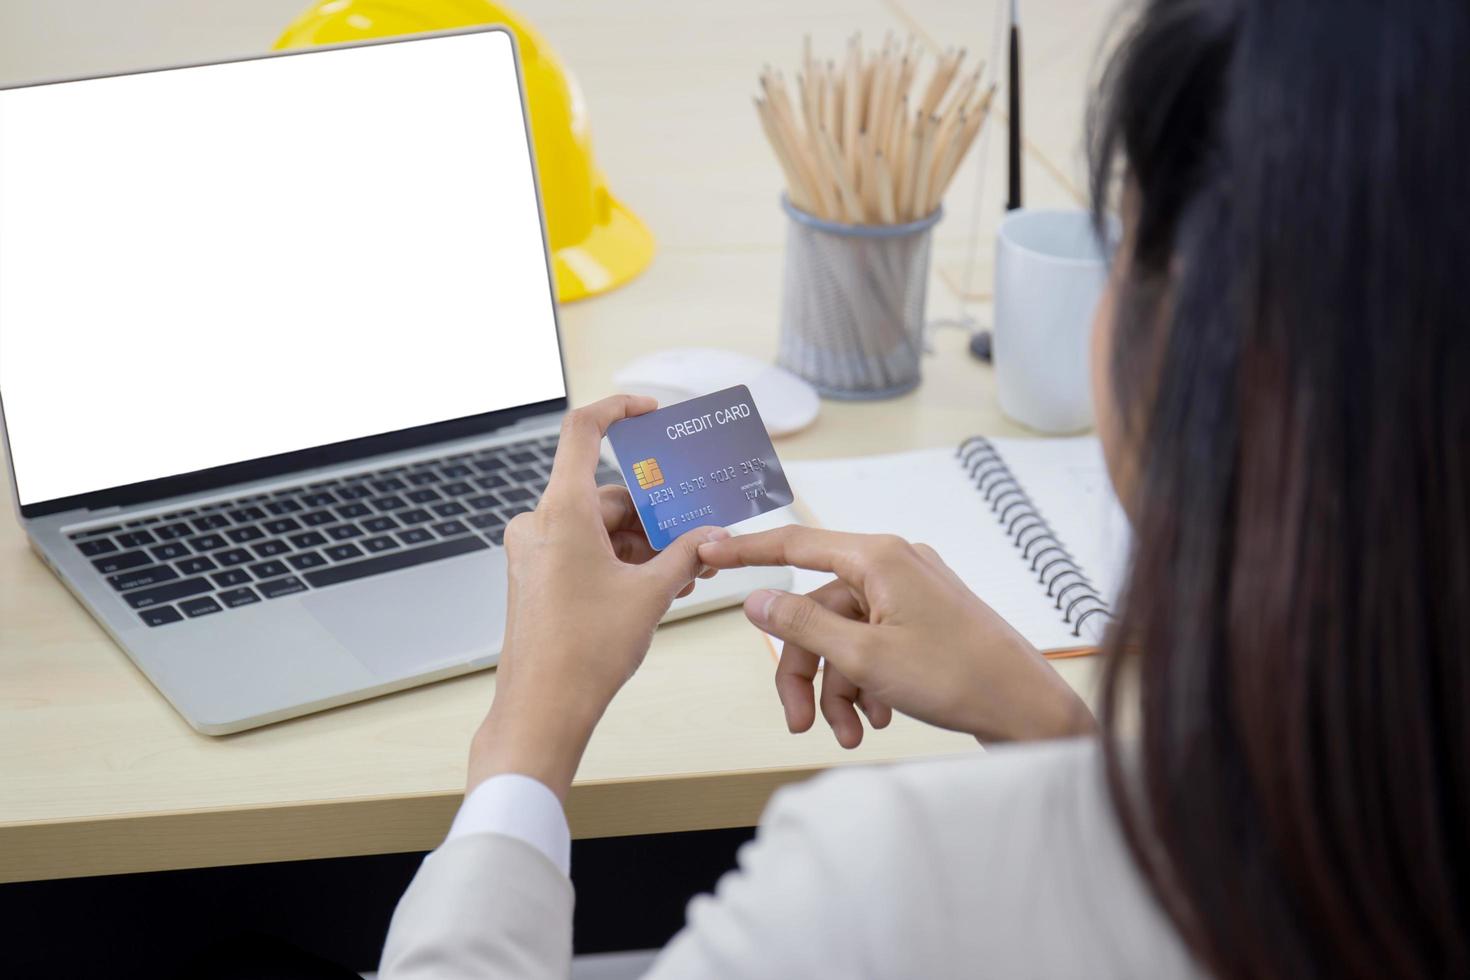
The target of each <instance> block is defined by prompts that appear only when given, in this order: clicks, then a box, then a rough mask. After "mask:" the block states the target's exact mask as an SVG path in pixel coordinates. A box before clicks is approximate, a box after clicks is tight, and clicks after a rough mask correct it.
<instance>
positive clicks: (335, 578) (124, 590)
mask: <svg viewBox="0 0 1470 980" xmlns="http://www.w3.org/2000/svg"><path fill="white" fill-rule="evenodd" d="M555 455H556V437H555V436H548V437H545V438H539V439H532V440H527V441H524V442H516V443H510V444H508V445H505V446H496V447H495V448H493V449H484V450H480V451H478V452H471V453H457V454H455V455H452V456H445V457H443V458H442V459H431V460H425V461H423V462H419V463H412V464H409V465H404V466H389V467H386V468H384V469H380V470H373V471H370V472H364V473H356V474H351V475H348V476H342V477H336V478H334V479H330V480H322V481H320V482H316V483H310V484H305V485H303V486H297V487H290V488H287V489H285V490H277V491H275V492H273V493H262V494H251V495H248V496H244V497H240V498H239V499H236V500H228V501H221V502H217V503H211V504H207V505H205V506H203V507H197V508H190V509H187V510H178V511H172V512H170V513H167V514H161V515H159V516H156V517H145V518H142V519H140V520H134V521H128V522H127V523H126V524H113V525H110V526H108V527H99V528H91V529H89V530H86V531H78V532H77V533H75V534H72V535H71V539H72V541H73V542H74V543H75V544H76V546H77V549H78V550H79V551H81V553H82V554H83V555H85V556H87V558H88V559H90V560H91V562H92V565H93V567H94V568H96V569H97V571H98V572H99V573H100V574H101V575H102V576H103V577H104V578H105V579H106V580H107V583H108V584H109V585H110V586H112V587H113V588H114V589H116V590H117V592H118V593H119V594H120V595H121V596H122V599H123V601H124V602H126V603H127V604H128V605H129V606H131V607H132V608H133V609H135V610H136V611H137V614H138V617H139V618H140V619H141V620H142V621H143V622H144V623H146V624H147V625H149V626H167V625H168V624H170V623H178V622H182V621H183V620H185V619H193V618H197V617H199V616H208V615H210V614H211V613H217V612H225V611H227V610H230V609H238V608H240V607H242V606H249V605H253V604H255V603H257V602H266V601H269V600H271V599H277V598H280V597H281V596H286V595H295V594H296V593H298V592H307V591H309V590H311V589H325V588H330V587H331V586H334V585H341V584H342V583H344V582H352V581H355V580H357V579H360V578H366V577H367V576H369V575H382V574H384V573H386V572H395V571H398V570H400V569H404V568H411V567H413V566H415V565H422V564H424V563H426V562H432V561H439V560H440V559H443V558H453V557H455V556H456V555H466V554H469V553H470V552H473V551H483V550H485V549H487V548H491V547H494V546H497V545H500V544H501V543H502V542H503V541H504V539H505V525H506V522H507V521H509V520H510V519H511V518H512V517H514V516H515V515H517V514H519V513H521V512H523V511H528V510H531V509H533V508H534V507H535V506H536V501H537V500H539V499H540V497H541V492H542V491H543V490H545V489H546V481H547V477H548V475H549V474H550V472H551V461H552V459H553V457H554V456H555ZM597 482H598V483H599V484H607V483H621V482H622V479H621V477H620V476H619V474H618V472H617V471H616V470H615V469H613V468H612V467H610V466H607V465H606V464H602V465H600V466H599V467H598V470H597Z"/></svg>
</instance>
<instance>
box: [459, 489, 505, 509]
mask: <svg viewBox="0 0 1470 980" xmlns="http://www.w3.org/2000/svg"><path fill="white" fill-rule="evenodd" d="M502 502H503V501H501V499H500V498H499V497H497V496H495V494H493V493H484V494H481V495H480V496H478V497H471V498H470V499H469V500H466V501H465V503H467V504H469V505H470V506H471V507H473V508H474V509H475V510H489V509H490V508H491V507H499V506H500V505H501V503H502Z"/></svg>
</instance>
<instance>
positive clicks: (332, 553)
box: [326, 544, 362, 561]
mask: <svg viewBox="0 0 1470 980" xmlns="http://www.w3.org/2000/svg"><path fill="white" fill-rule="evenodd" d="M326 552H327V557H328V558H330V559H332V561H347V560H348V559H349V558H361V557H362V549H361V548H359V547H358V546H357V545H355V544H334V545H332V547H330V548H328V549H326Z"/></svg>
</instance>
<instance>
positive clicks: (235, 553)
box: [214, 548, 255, 568]
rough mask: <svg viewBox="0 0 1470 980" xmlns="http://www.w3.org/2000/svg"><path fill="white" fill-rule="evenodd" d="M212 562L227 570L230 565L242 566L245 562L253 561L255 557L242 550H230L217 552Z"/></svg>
mask: <svg viewBox="0 0 1470 980" xmlns="http://www.w3.org/2000/svg"><path fill="white" fill-rule="evenodd" d="M214 560H215V561H217V562H219V563H220V564H221V565H224V566H225V567H226V568H228V567H230V566H231V565H243V564H245V563H246V562H247V561H254V560H255V556H254V555H252V554H251V553H250V552H248V551H246V550H245V549H244V548H230V549H227V550H225V551H221V552H217V553H216V554H215V555H214Z"/></svg>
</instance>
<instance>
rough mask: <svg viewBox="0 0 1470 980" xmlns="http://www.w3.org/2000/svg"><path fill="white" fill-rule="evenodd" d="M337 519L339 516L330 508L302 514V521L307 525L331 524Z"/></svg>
mask: <svg viewBox="0 0 1470 980" xmlns="http://www.w3.org/2000/svg"><path fill="white" fill-rule="evenodd" d="M336 519H337V516H336V515H335V514H333V513H332V512H331V511H329V510H314V511H312V512H311V513H309V514H302V515H301V523H303V524H305V525H306V526H307V527H317V526H318V525H321V524H330V523H332V522H333V521H335V520H336Z"/></svg>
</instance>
